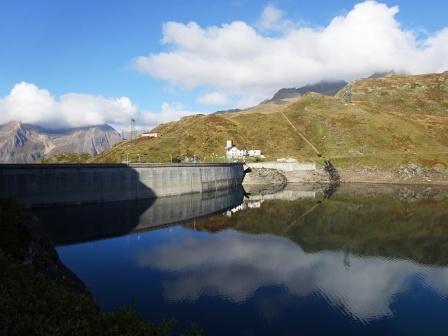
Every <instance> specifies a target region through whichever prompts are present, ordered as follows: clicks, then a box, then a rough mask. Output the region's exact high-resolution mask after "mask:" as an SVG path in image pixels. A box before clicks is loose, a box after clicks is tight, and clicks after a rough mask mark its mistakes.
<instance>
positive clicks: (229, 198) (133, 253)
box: [40, 185, 448, 335]
mask: <svg viewBox="0 0 448 336" xmlns="http://www.w3.org/2000/svg"><path fill="white" fill-rule="evenodd" d="M325 190H326V188H325V186H310V185H306V186H300V185H289V186H287V187H286V188H285V189H283V190H280V191H273V192H263V191H254V190H252V191H250V196H249V198H245V199H244V200H243V192H242V191H233V192H230V193H229V192H227V193H216V194H210V195H199V196H198V195H196V196H194V195H190V196H188V197H187V198H171V199H170V198H167V199H159V200H157V201H156V202H155V203H154V204H143V205H141V204H140V205H138V204H137V205H136V204H133V205H130V204H127V205H125V204H123V205H122V206H121V208H120V207H116V209H121V210H116V212H114V213H113V214H112V215H106V214H104V211H105V210H107V209H109V208H104V205H98V206H92V208H91V209H90V210H89V211H87V210H85V211H81V210H80V209H79V208H76V209H73V208H71V209H65V210H64V211H63V212H60V211H61V210H57V209H49V210H45V211H42V212H40V215H41V218H42V220H43V222H44V224H45V225H46V227H47V228H48V230H49V232H50V234H51V235H52V236H53V237H54V238H55V239H56V240H58V239H59V240H58V241H59V243H61V244H65V243H67V242H70V243H74V242H84V243H78V244H72V245H65V246H61V247H59V248H58V251H59V253H60V255H61V258H62V260H63V261H64V262H65V263H66V264H67V265H68V266H69V267H70V268H71V269H72V270H74V271H75V273H77V274H78V275H79V276H80V277H81V279H82V280H83V281H85V282H86V284H87V285H88V286H89V287H90V288H91V290H92V292H93V295H94V297H95V298H96V300H97V301H98V303H99V305H100V306H101V308H102V309H104V310H109V309H114V308H117V307H120V306H123V305H129V303H130V302H131V301H132V302H136V303H135V305H136V306H135V307H136V308H137V309H138V310H139V311H140V313H141V314H142V315H143V316H144V317H145V318H147V319H150V320H152V321H157V320H160V319H162V318H166V317H174V318H175V319H177V320H178V321H179V322H180V325H181V326H184V325H188V324H189V323H190V322H196V323H198V324H199V325H200V326H201V327H203V328H204V329H205V331H206V334H210V335H229V334H249V335H250V334H257V335H263V334H264V335H269V334H291V335H292V334H298V333H304V334H328V333H330V332H333V333H334V332H335V331H336V332H338V333H345V334H369V333H370V334H409V335H421V334H441V335H442V334H444V331H446V329H447V328H448V321H446V319H445V318H444V317H443V316H444V313H445V312H446V311H447V309H448V300H447V296H448V267H447V265H448V239H447V238H448V191H447V190H446V189H444V188H435V187H431V188H429V187H396V186H366V185H342V186H341V187H340V188H339V189H338V190H337V191H336V192H335V193H334V194H333V195H332V197H331V198H330V199H326V197H325V195H326V194H325ZM157 202H159V203H157ZM83 209H86V208H83ZM151 209H152V210H151ZM110 210H111V211H113V209H112V208H110ZM227 210H229V211H230V214H229V213H228V212H227ZM237 210H238V211H237ZM218 212H219V213H218ZM120 213H121V215H120ZM207 213H215V214H214V215H212V216H208V217H204V215H205V214H207ZM92 214H93V215H92ZM94 214H96V215H94ZM61 216H63V217H61ZM89 216H90V217H93V218H94V219H88V217H89ZM201 216H202V217H201ZM61 218H62V219H69V220H68V221H65V220H61ZM176 223H182V226H179V225H176ZM168 224H170V225H171V226H168V227H167V226H166V225H168ZM163 225H164V226H163ZM161 226H163V227H161ZM154 227H157V228H158V229H157V230H151V231H145V230H147V229H150V228H154ZM77 229H78V230H77ZM130 232H131V233H132V232H137V233H136V234H129V233H130ZM118 235H122V236H121V237H117V238H111V239H104V240H101V241H98V240H96V241H95V242H90V241H91V240H95V239H98V238H105V237H108V236H118ZM322 320H325V321H326V322H325V323H324V324H322V323H321V321H322ZM428 320H431V323H430V324H429V323H428V322H427V321H428Z"/></svg>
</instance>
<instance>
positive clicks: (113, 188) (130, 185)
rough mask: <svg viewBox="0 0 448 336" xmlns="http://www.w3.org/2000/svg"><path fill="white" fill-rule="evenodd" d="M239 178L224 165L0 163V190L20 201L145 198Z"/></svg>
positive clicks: (226, 184)
mask: <svg viewBox="0 0 448 336" xmlns="http://www.w3.org/2000/svg"><path fill="white" fill-rule="evenodd" d="M243 178H244V170H243V165H242V164H240V163H230V164H133V165H124V164H110V165H103V164H88V165H82V164H62V165H52V164H51V165H48V164H2V165H0V195H1V196H3V197H12V198H14V199H17V200H18V201H19V202H20V203H21V204H22V205H24V206H53V205H63V204H87V203H98V202H111V201H124V200H131V199H145V198H155V197H164V196H171V195H183V194H189V193H196V192H207V191H213V190H220V189H225V188H231V187H234V186H237V185H240V184H241V183H242V181H243Z"/></svg>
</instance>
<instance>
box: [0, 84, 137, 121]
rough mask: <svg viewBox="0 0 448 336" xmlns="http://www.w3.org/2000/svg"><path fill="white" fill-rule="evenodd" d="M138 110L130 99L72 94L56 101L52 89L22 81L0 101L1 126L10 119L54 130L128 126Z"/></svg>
mask: <svg viewBox="0 0 448 336" xmlns="http://www.w3.org/2000/svg"><path fill="white" fill-rule="evenodd" d="M137 111H138V110H137V107H136V106H135V105H134V104H133V103H132V102H131V100H130V99H129V98H127V97H120V98H116V99H110V98H105V97H102V96H94V95H89V94H81V93H68V94H64V95H62V96H60V97H59V98H55V97H53V96H52V95H51V94H50V92H49V91H48V90H45V89H40V88H39V87H37V86H36V85H34V84H30V83H26V82H21V83H19V84H16V85H15V86H14V87H13V89H12V90H11V92H10V94H9V95H8V96H6V97H4V98H3V99H0V124H3V123H6V122H8V121H10V120H20V121H22V122H25V123H31V124H35V125H41V126H46V127H50V128H56V127H78V126H88V125H98V124H104V123H114V124H124V123H128V122H129V119H130V118H131V117H133V116H135V115H136V114H137Z"/></svg>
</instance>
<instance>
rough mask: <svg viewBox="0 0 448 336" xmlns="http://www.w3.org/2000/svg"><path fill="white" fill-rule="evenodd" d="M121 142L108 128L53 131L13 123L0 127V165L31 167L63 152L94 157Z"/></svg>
mask: <svg viewBox="0 0 448 336" xmlns="http://www.w3.org/2000/svg"><path fill="white" fill-rule="evenodd" d="M119 141H121V136H120V134H119V133H118V132H117V131H116V130H115V129H113V128H112V127H110V126H108V125H99V126H91V127H83V128H75V129H64V130H51V131H50V130H45V129H42V128H40V127H37V126H33V125H29V124H22V123H21V122H19V121H11V122H9V123H7V124H4V125H1V126H0V162H3V163H30V162H34V161H38V160H41V159H43V158H44V157H49V156H52V155H55V154H58V153H62V152H71V153H87V154H90V155H92V156H94V155H97V154H99V153H101V152H103V151H104V150H106V149H108V148H110V147H111V146H112V145H114V144H115V143H117V142H119Z"/></svg>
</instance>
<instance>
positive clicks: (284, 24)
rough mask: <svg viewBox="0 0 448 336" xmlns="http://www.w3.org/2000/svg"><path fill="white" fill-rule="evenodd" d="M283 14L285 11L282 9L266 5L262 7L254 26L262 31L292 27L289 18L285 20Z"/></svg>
mask: <svg viewBox="0 0 448 336" xmlns="http://www.w3.org/2000/svg"><path fill="white" fill-rule="evenodd" d="M284 15H285V13H284V12H283V11H282V10H280V9H278V8H276V7H275V6H273V5H268V6H266V7H265V8H264V10H263V12H262V13H261V16H260V18H259V19H258V22H257V23H256V25H255V26H256V27H257V28H258V29H260V30H264V31H269V30H271V31H281V30H286V29H291V28H292V27H293V23H292V22H291V21H289V20H285V19H284Z"/></svg>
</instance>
